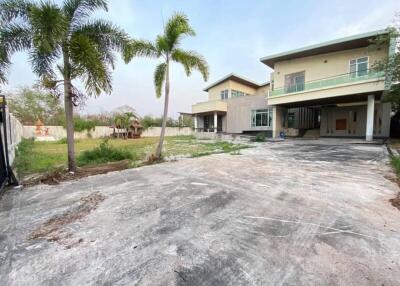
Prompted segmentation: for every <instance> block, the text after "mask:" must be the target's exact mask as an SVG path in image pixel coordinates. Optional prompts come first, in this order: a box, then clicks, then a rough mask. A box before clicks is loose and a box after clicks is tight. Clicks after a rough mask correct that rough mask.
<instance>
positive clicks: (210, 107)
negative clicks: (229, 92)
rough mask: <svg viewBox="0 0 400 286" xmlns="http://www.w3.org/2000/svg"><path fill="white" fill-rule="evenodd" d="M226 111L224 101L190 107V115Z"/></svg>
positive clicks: (208, 102)
mask: <svg viewBox="0 0 400 286" xmlns="http://www.w3.org/2000/svg"><path fill="white" fill-rule="evenodd" d="M226 110H227V105H226V101H222V100H211V101H205V102H200V103H196V104H194V105H192V113H204V112H211V111H222V112H226Z"/></svg>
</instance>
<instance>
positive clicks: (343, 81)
mask: <svg viewBox="0 0 400 286" xmlns="http://www.w3.org/2000/svg"><path fill="white" fill-rule="evenodd" d="M384 77H385V72H383V71H372V70H367V71H365V72H362V74H361V72H359V73H358V74H357V73H347V74H341V75H337V76H333V77H329V78H324V79H320V80H313V81H309V82H305V83H299V84H295V85H291V86H287V87H281V88H275V89H274V90H273V91H271V92H270V93H269V97H270V98H272V97H275V96H279V95H286V94H290V93H300V92H307V91H314V90H318V89H325V88H334V87H341V86H346V85H351V84H359V83H362V82H364V81H365V82H368V81H371V80H378V79H382V80H383V79H384Z"/></svg>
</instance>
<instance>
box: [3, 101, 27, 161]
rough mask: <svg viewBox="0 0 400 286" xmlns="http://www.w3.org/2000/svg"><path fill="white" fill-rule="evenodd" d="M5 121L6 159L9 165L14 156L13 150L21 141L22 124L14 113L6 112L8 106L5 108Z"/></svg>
mask: <svg viewBox="0 0 400 286" xmlns="http://www.w3.org/2000/svg"><path fill="white" fill-rule="evenodd" d="M6 121H7V130H6V133H7V144H8V150H7V152H8V159H9V161H10V165H12V163H13V162H14V158H15V150H16V149H17V146H18V144H19V143H20V142H21V140H22V137H23V126H22V124H21V122H19V121H18V119H17V118H15V116H14V115H12V114H11V113H9V112H8V108H6Z"/></svg>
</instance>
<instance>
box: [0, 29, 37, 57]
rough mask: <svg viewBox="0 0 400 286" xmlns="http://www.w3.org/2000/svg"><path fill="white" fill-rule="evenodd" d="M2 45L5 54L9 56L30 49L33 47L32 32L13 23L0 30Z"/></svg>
mask: <svg viewBox="0 0 400 286" xmlns="http://www.w3.org/2000/svg"><path fill="white" fill-rule="evenodd" d="M0 43H1V45H2V47H3V49H4V50H3V52H5V53H7V55H8V56H10V55H12V54H13V53H15V52H20V51H22V50H25V49H30V48H31V46H32V31H31V29H30V27H29V26H27V25H24V24H15V23H11V24H9V25H5V26H3V27H2V29H1V30H0Z"/></svg>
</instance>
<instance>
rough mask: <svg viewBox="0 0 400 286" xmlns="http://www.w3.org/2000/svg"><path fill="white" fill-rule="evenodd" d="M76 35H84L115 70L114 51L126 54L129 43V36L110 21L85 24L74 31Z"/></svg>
mask: <svg viewBox="0 0 400 286" xmlns="http://www.w3.org/2000/svg"><path fill="white" fill-rule="evenodd" d="M73 34H74V35H84V36H85V37H87V38H89V39H90V40H91V41H92V42H93V43H95V44H96V45H97V47H98V50H99V51H100V52H101V54H102V56H103V60H105V61H106V62H107V63H108V64H110V65H111V66H112V68H114V62H115V59H114V54H113V52H114V51H118V52H120V53H122V54H123V53H124V52H125V50H126V49H127V46H128V43H129V36H128V34H127V33H125V32H124V31H123V30H122V29H120V28H118V27H116V26H115V25H113V24H111V23H110V22H108V21H104V20H95V21H92V22H88V23H85V24H84V25H81V26H79V27H76V29H75V30H74V31H73Z"/></svg>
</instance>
